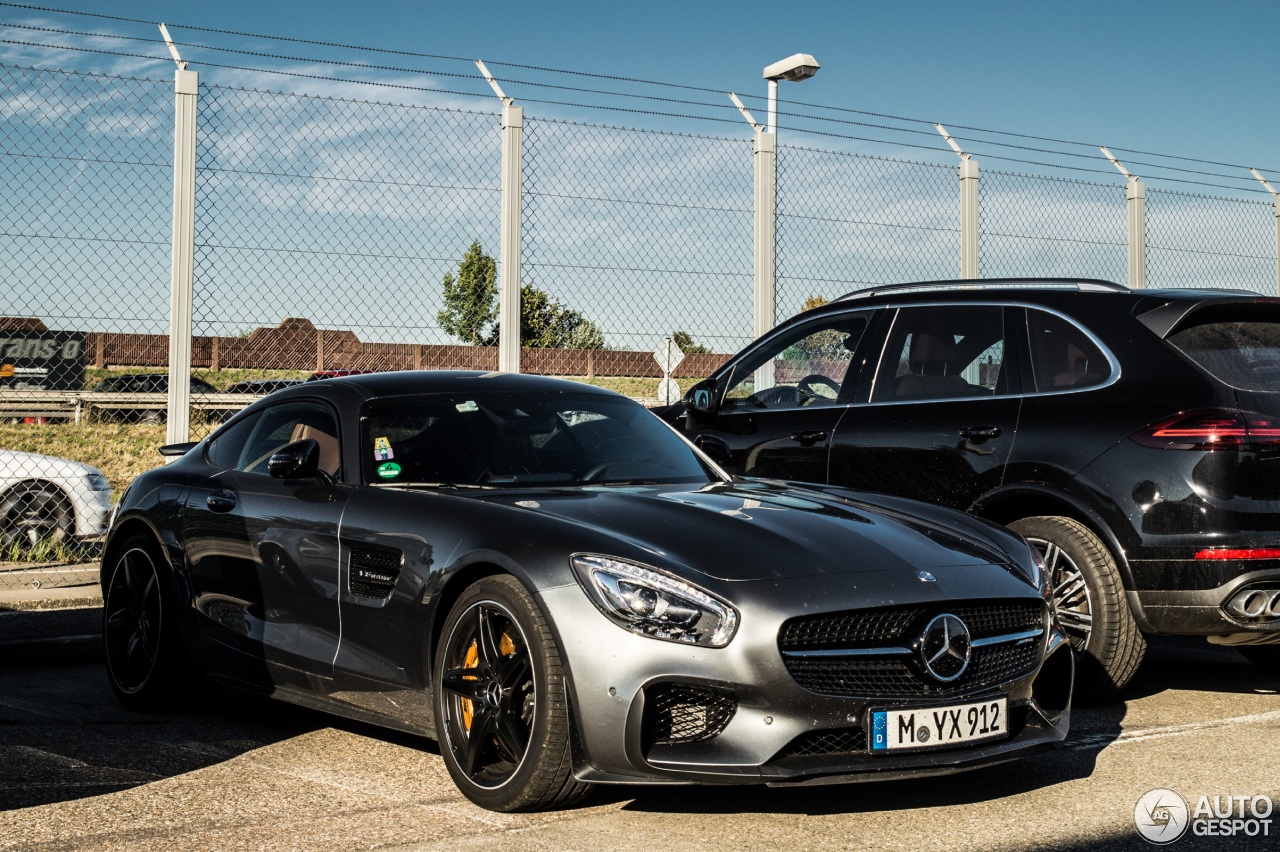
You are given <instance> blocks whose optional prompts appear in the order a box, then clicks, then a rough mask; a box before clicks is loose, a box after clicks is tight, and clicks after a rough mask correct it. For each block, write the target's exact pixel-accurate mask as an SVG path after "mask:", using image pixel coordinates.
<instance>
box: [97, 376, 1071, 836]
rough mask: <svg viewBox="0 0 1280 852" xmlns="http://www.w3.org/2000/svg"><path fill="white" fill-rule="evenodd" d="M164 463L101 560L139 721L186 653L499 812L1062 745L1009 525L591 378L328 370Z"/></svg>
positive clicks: (184, 664)
mask: <svg viewBox="0 0 1280 852" xmlns="http://www.w3.org/2000/svg"><path fill="white" fill-rule="evenodd" d="M165 452H166V453H168V454H170V455H178V454H180V455H181V458H179V459H177V460H176V461H174V462H173V463H172V464H169V465H167V466H165V467H163V468H160V469H157V470H154V471H151V472H148V473H146V474H143V475H142V476H140V477H139V478H138V479H137V480H135V481H134V483H133V484H132V485H131V486H130V487H129V489H128V491H127V492H126V494H125V495H124V497H123V500H122V505H121V507H120V510H119V512H118V513H117V516H116V520H115V523H114V525H113V527H112V530H111V533H110V536H109V540H108V543H107V547H106V551H105V554H104V559H103V570H102V583H103V589H104V602H105V605H104V613H105V615H104V618H105V622H104V641H105V648H106V659H107V670H108V674H109V677H110V681H111V684H112V687H113V689H114V690H115V692H116V693H117V695H118V696H119V697H120V699H121V700H122V701H124V702H125V703H126V704H127V705H129V706H132V707H138V708H150V707H154V706H157V705H160V704H164V703H168V702H173V701H174V700H176V699H179V698H181V697H182V696H183V695H184V694H185V693H186V691H187V685H188V684H187V680H186V679H185V678H186V676H187V675H188V674H189V673H190V672H191V671H192V670H199V671H200V672H203V673H204V674H207V675H208V676H209V677H212V678H215V679H218V680H220V681H223V682H226V683H231V684H235V685H239V686H243V687H246V688H248V689H253V690H256V691H259V692H265V693H269V694H271V695H274V696H276V697H278V698H282V699H285V700H289V701H294V702H297V703H300V704H304V705H307V706H311V707H318V708H322V709H325V710H328V711H331V712H334V713H337V714H340V715H343V716H348V717H351V718H355V719H362V720H366V721H370V722H374V723H377V724H381V725H385V726H388V727H391V728H396V729H401V730H407V731H412V732H416V733H420V734H422V735H425V736H428V737H432V738H434V739H436V740H437V741H438V742H439V744H440V750H441V754H442V756H443V759H444V762H445V765H446V767H447V768H448V771H449V772H450V774H451V776H452V777H453V779H454V781H455V782H456V783H457V785H458V787H459V788H460V789H461V790H462V792H463V793H464V794H465V795H466V796H467V797H469V798H470V799H471V800H472V801H474V802H476V803H478V804H480V805H482V806H484V807H487V808H492V809H495V810H504V811H509V810H533V809H543V808H551V807H561V806H565V805H568V804H571V803H573V802H577V801H579V800H580V799H581V798H582V797H583V796H584V795H585V794H586V793H587V791H588V790H589V788H590V786H591V785H592V784H599V783H661V782H670V783H689V782H704V783H721V784H749V783H754V784H759V783H768V784H779V785H785V784H798V783H806V782H814V781H832V780H836V781H853V780H865V779H886V778H902V777H912V776H918V775H930V774H938V773H947V772H954V771H958V770H961V769H966V768H971V767H976V766H983V765H988V764H992V763H998V762H1001V761H1006V760H1011V759H1013V758H1016V757H1021V756H1024V755H1026V754H1029V753H1031V752H1034V751H1036V750H1039V749H1042V748H1047V747H1049V746H1051V745H1052V744H1054V743H1056V742H1058V741H1060V740H1061V739H1062V738H1063V737H1064V736H1065V735H1066V731H1067V725H1068V720H1069V714H1070V711H1069V706H1070V697H1071V689H1072V676H1073V667H1074V660H1073V656H1072V651H1071V649H1070V646H1069V644H1068V643H1067V642H1066V641H1065V637H1064V634H1063V632H1062V630H1061V627H1060V626H1059V624H1058V623H1057V620H1056V617H1055V616H1054V614H1053V612H1052V609H1051V607H1050V605H1049V599H1050V597H1051V593H1050V590H1049V588H1048V586H1047V579H1046V575H1045V572H1044V570H1043V565H1042V563H1041V562H1040V560H1039V557H1038V556H1037V555H1036V553H1035V551H1034V550H1032V549H1031V548H1030V547H1029V546H1028V545H1027V544H1026V542H1025V541H1023V540H1022V539H1020V538H1019V537H1017V536H1016V535H1013V534H1011V533H1009V532H1008V531H1007V530H1005V529H1003V528H1001V527H997V526H995V525H992V524H988V523H986V522H983V521H980V520H976V519H974V518H971V517H968V516H966V515H963V514H960V513H957V512H952V511H949V510H946V509H942V508H937V507H930V506H925V505H923V504H918V503H913V502H911V501H906V500H901V499H895V498H881V497H874V498H873V497H869V496H867V495H865V494H859V493H855V492H851V491H846V490H842V489H838V488H825V487H809V486H805V487H801V486H797V485H794V484H790V483H784V482H777V481H768V480H750V479H730V478H729V477H727V476H726V475H725V474H724V473H723V472H722V471H720V470H719V469H718V468H717V467H716V466H715V465H714V464H713V463H712V462H711V461H710V460H709V459H708V458H706V457H705V456H703V455H702V454H701V453H700V452H698V451H697V450H696V449H694V448H693V447H692V446H691V445H690V444H688V443H687V442H685V441H684V440H683V439H682V438H681V437H680V436H679V435H678V434H677V433H676V432H675V431H674V430H672V429H671V428H670V427H668V426H666V425H664V424H663V423H662V422H661V421H659V420H658V419H657V418H656V417H654V416H653V415H652V414H650V413H649V412H648V411H646V410H645V409H643V408H642V407H640V406H639V405H637V404H635V403H633V402H631V401H629V400H627V399H625V398H623V397H620V396H618V395H616V394H613V393H610V392H608V391H603V390H599V389H596V388H591V387H588V386H584V385H581V384H577V383H572V382H565V381H560V380H555V379H547V378H539V377H530V376H518V375H503V374H481V373H461V372H456V373H454V372H441V373H408V372H406V373H383V374H376V375H359V376H351V377H346V378H335V379H331V380H326V381H323V382H314V383H309V384H307V385H304V386H297V387H293V388H287V389H284V390H281V391H278V392H276V393H274V394H272V395H271V396H270V397H268V398H265V399H262V400H259V401H258V402H255V403H254V404H253V405H251V406H249V407H248V408H246V409H245V410H244V411H243V412H241V413H240V414H239V415H237V416H236V417H235V418H234V419H233V420H232V421H230V422H229V423H227V424H225V425H224V426H223V427H222V428H220V429H219V430H218V431H217V432H215V433H214V434H213V435H211V436H210V437H209V438H207V439H205V440H204V441H203V442H201V443H200V444H198V445H194V446H192V445H182V446H178V447H173V448H166V450H165Z"/></svg>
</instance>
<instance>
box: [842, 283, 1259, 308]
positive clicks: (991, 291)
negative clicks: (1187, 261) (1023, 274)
mask: <svg viewBox="0 0 1280 852" xmlns="http://www.w3.org/2000/svg"><path fill="white" fill-rule="evenodd" d="M1010 292H1016V293H1018V294H1020V295H1024V296H1034V295H1035V294H1038V295H1040V296H1043V295H1045V294H1053V293H1069V294H1072V295H1075V294H1082V293H1112V294H1120V295H1125V296H1131V297H1135V298H1141V297H1151V296H1155V297H1158V298H1161V299H1179V300H1188V301H1195V300H1203V299H1214V298H1237V299H1238V298H1242V297H1243V298H1259V297H1262V298H1266V294H1263V293H1259V292H1256V291H1253V290H1243V289H1228V288H1215V287H1204V288H1183V289H1147V288H1142V289H1130V288H1129V287H1125V286H1124V285H1123V284H1117V283H1115V282H1114V281H1104V280H1102V279H1100V278H970V279H963V278H962V279H951V280H939V281H914V282H907V283H902V284H880V285H876V286H873V287H864V288H862V289H860V290H854V291H853V292H851V293H846V294H844V295H843V296H839V297H837V298H836V299H834V300H832V302H831V304H836V303H850V302H857V301H862V300H869V299H879V298H880V297H895V298H897V297H901V296H905V295H910V296H917V297H920V298H946V299H948V300H953V299H966V298H974V297H975V295H976V296H981V297H992V298H1001V299H1004V298H1008V297H1009V294H1010Z"/></svg>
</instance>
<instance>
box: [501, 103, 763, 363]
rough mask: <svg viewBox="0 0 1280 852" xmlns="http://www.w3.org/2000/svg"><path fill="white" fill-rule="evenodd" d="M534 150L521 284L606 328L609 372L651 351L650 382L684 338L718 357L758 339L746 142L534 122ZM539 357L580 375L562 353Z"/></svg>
mask: <svg viewBox="0 0 1280 852" xmlns="http://www.w3.org/2000/svg"><path fill="white" fill-rule="evenodd" d="M524 150H525V153H524V159H525V182H524V196H523V216H524V222H523V225H524V238H523V244H522V257H521V275H522V279H523V282H522V283H524V284H527V285H529V286H532V287H534V288H537V289H540V290H542V291H545V292H547V293H548V294H550V295H551V297H552V298H553V299H555V300H557V301H558V302H559V303H560V304H562V305H563V306H565V307H566V308H567V309H569V310H573V311H577V312H579V313H581V314H582V315H583V316H584V317H585V318H587V319H588V320H589V321H590V322H592V323H593V324H595V325H596V326H597V327H598V328H599V330H600V332H601V334H602V337H603V341H604V344H605V345H604V347H603V351H602V352H601V353H600V358H599V359H597V360H598V363H596V364H595V365H594V369H595V371H596V372H597V373H598V374H600V375H624V376H625V375H629V374H631V373H633V372H634V370H632V369H629V361H630V360H634V359H629V358H628V357H627V355H626V353H630V352H640V353H643V354H645V357H644V358H643V359H641V361H640V363H639V366H641V367H642V368H643V369H644V372H643V373H641V375H646V376H648V375H652V372H653V371H652V368H653V359H652V358H650V357H648V356H647V353H649V352H652V351H653V349H654V348H655V347H656V346H657V344H658V343H659V342H660V341H661V340H662V338H663V337H664V336H667V335H671V334H674V333H675V332H684V333H685V334H686V335H688V340H689V341H691V342H692V344H693V346H692V347H689V348H695V347H696V348H701V349H705V350H707V351H710V352H720V353H726V352H734V351H736V350H737V349H738V348H739V347H740V346H742V345H743V344H744V343H746V342H747V341H749V340H750V339H751V287H752V278H751V276H752V272H751V233H752V232H751V216H752V211H751V193H752V184H751V143H750V141H749V140H740V139H716V138H710V137H701V136H687V135H680V134H674V133H655V132H649V131H638V130H621V129H618V128H613V127H598V126H592V125H584V124H576V123H569V122H562V121H548V120H527V121H526V123H525V149H524ZM682 339H683V338H682ZM530 354H531V355H533V356H535V357H534V358H533V359H532V364H531V366H533V367H535V368H536V370H537V371H538V372H556V373H561V374H568V375H574V374H576V375H583V373H581V372H578V370H579V369H580V368H579V367H575V366H573V365H572V362H571V361H570V360H569V357H570V356H568V354H567V352H566V351H564V350H556V349H554V348H553V349H543V350H541V351H539V352H534V353H530ZM619 371H622V372H619Z"/></svg>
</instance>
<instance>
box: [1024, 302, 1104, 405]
mask: <svg viewBox="0 0 1280 852" xmlns="http://www.w3.org/2000/svg"><path fill="white" fill-rule="evenodd" d="M1027 347H1028V349H1029V350H1030V352H1031V375H1032V381H1033V382H1034V383H1035V390H1036V391H1039V392H1041V393H1044V392H1047V391H1055V390H1062V389H1064V388H1081V387H1090V386H1092V385H1100V384H1102V383H1103V382H1105V381H1106V380H1107V379H1109V378H1111V362H1110V361H1109V360H1107V356H1106V355H1104V354H1103V352H1102V350H1101V349H1099V348H1098V345H1097V344H1096V343H1094V342H1093V339H1092V338H1091V337H1090V336H1089V335H1088V334H1087V333H1085V332H1084V330H1082V329H1080V328H1079V327H1077V326H1075V325H1073V324H1072V323H1071V322H1069V321H1068V320H1066V319H1064V318H1062V317H1060V316H1058V315H1057V314H1051V313H1049V312H1048V311H1041V310H1035V309H1028V310H1027Z"/></svg>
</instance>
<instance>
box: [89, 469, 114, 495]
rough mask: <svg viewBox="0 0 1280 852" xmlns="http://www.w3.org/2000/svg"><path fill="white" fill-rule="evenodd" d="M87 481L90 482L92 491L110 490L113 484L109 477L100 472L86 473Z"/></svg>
mask: <svg viewBox="0 0 1280 852" xmlns="http://www.w3.org/2000/svg"><path fill="white" fill-rule="evenodd" d="M85 482H87V483H88V484H89V490H90V491H110V490H111V485H110V483H108V482H107V478H106V477H105V476H103V475H102V474H100V473H90V474H86V475H85Z"/></svg>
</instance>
